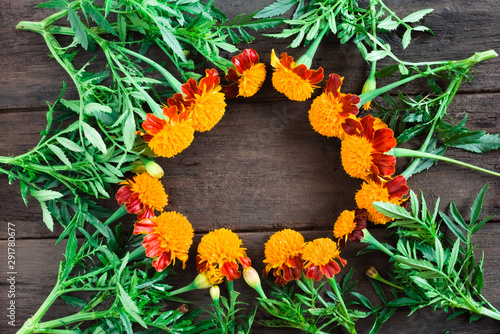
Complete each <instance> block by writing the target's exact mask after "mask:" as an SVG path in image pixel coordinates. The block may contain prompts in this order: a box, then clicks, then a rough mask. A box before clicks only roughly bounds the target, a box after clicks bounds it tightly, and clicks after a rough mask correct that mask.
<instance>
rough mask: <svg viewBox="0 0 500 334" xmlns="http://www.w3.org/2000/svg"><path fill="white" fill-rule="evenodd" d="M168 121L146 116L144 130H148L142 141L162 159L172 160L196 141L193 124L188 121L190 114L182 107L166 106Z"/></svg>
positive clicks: (164, 110) (165, 111) (150, 115)
mask: <svg viewBox="0 0 500 334" xmlns="http://www.w3.org/2000/svg"><path fill="white" fill-rule="evenodd" d="M163 115H165V116H166V119H164V118H159V117H156V116H155V115H153V114H147V115H146V121H144V122H143V123H142V128H143V129H144V130H146V133H145V134H142V139H144V141H145V142H147V143H148V145H149V147H150V148H151V150H153V152H154V153H155V154H157V155H159V156H161V157H167V158H171V157H173V156H174V155H176V154H178V153H180V152H181V151H183V150H184V149H185V148H187V147H188V146H189V145H190V144H191V142H192V141H193V139H194V128H193V122H192V121H191V120H190V119H187V117H188V113H187V111H186V110H185V108H184V107H183V106H182V105H181V106H176V105H175V106H165V107H164V108H163Z"/></svg>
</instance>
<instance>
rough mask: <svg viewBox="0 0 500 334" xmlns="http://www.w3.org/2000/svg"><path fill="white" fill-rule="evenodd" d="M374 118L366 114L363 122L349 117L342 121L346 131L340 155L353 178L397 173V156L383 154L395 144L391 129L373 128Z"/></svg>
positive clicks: (343, 164)
mask: <svg viewBox="0 0 500 334" xmlns="http://www.w3.org/2000/svg"><path fill="white" fill-rule="evenodd" d="M375 120H376V119H375V118H373V117H372V116H371V115H368V116H365V117H363V118H362V119H361V121H360V122H359V121H357V120H354V119H350V118H347V119H346V120H345V122H344V123H343V124H342V128H343V129H344V131H345V132H346V136H345V137H344V140H342V146H341V150H340V155H341V158H342V166H344V169H345V171H346V173H347V174H349V175H350V176H352V177H357V178H361V179H364V180H366V179H368V177H369V176H370V175H374V176H378V175H382V176H390V175H392V174H394V172H395V169H396V167H395V165H396V157H395V156H393V155H388V154H384V153H385V152H388V151H389V150H390V149H392V148H394V147H395V146H396V139H395V138H394V133H393V132H392V130H391V129H388V128H383V129H378V130H374V128H373V124H374V123H375Z"/></svg>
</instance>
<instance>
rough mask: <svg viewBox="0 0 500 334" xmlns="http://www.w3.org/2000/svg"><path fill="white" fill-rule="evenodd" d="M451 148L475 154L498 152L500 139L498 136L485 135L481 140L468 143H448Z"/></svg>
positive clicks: (476, 139) (477, 139)
mask: <svg viewBox="0 0 500 334" xmlns="http://www.w3.org/2000/svg"><path fill="white" fill-rule="evenodd" d="M447 144H448V145H450V146H453V147H456V148H461V149H463V150H466V151H470V152H474V153H484V152H488V151H491V150H497V149H499V148H500V137H499V136H498V135H492V134H489V133H485V134H483V135H482V136H480V137H479V138H475V140H474V141H469V142H467V143H459V142H458V143H457V142H453V143H451V144H450V143H447Z"/></svg>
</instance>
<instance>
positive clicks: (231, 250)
mask: <svg viewBox="0 0 500 334" xmlns="http://www.w3.org/2000/svg"><path fill="white" fill-rule="evenodd" d="M241 245H242V241H241V240H240V238H239V237H238V235H236V233H234V232H232V231H231V230H228V229H225V228H221V229H218V230H215V231H212V232H209V233H208V234H206V235H205V236H203V238H201V241H200V244H199V245H198V255H197V256H196V269H197V270H198V272H200V273H204V274H205V275H207V277H208V278H209V279H210V281H211V282H212V284H219V283H221V282H222V280H223V279H224V277H226V278H227V279H228V280H229V281H232V280H234V279H238V278H240V276H241V273H240V272H239V271H238V269H239V268H238V267H239V266H238V263H239V264H241V265H242V266H243V269H245V268H248V267H250V266H251V261H250V258H248V257H247V255H246V252H245V250H246V248H242V247H241Z"/></svg>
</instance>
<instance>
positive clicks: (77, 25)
mask: <svg viewBox="0 0 500 334" xmlns="http://www.w3.org/2000/svg"><path fill="white" fill-rule="evenodd" d="M67 10H68V21H69V23H70V25H71V28H73V30H74V31H75V40H76V41H77V42H78V43H80V44H81V45H82V47H83V48H84V49H85V50H87V49H88V47H89V37H88V35H87V31H85V27H84V26H83V23H82V21H80V18H79V17H78V14H77V12H76V11H75V10H74V9H73V8H72V7H68V8H67Z"/></svg>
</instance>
